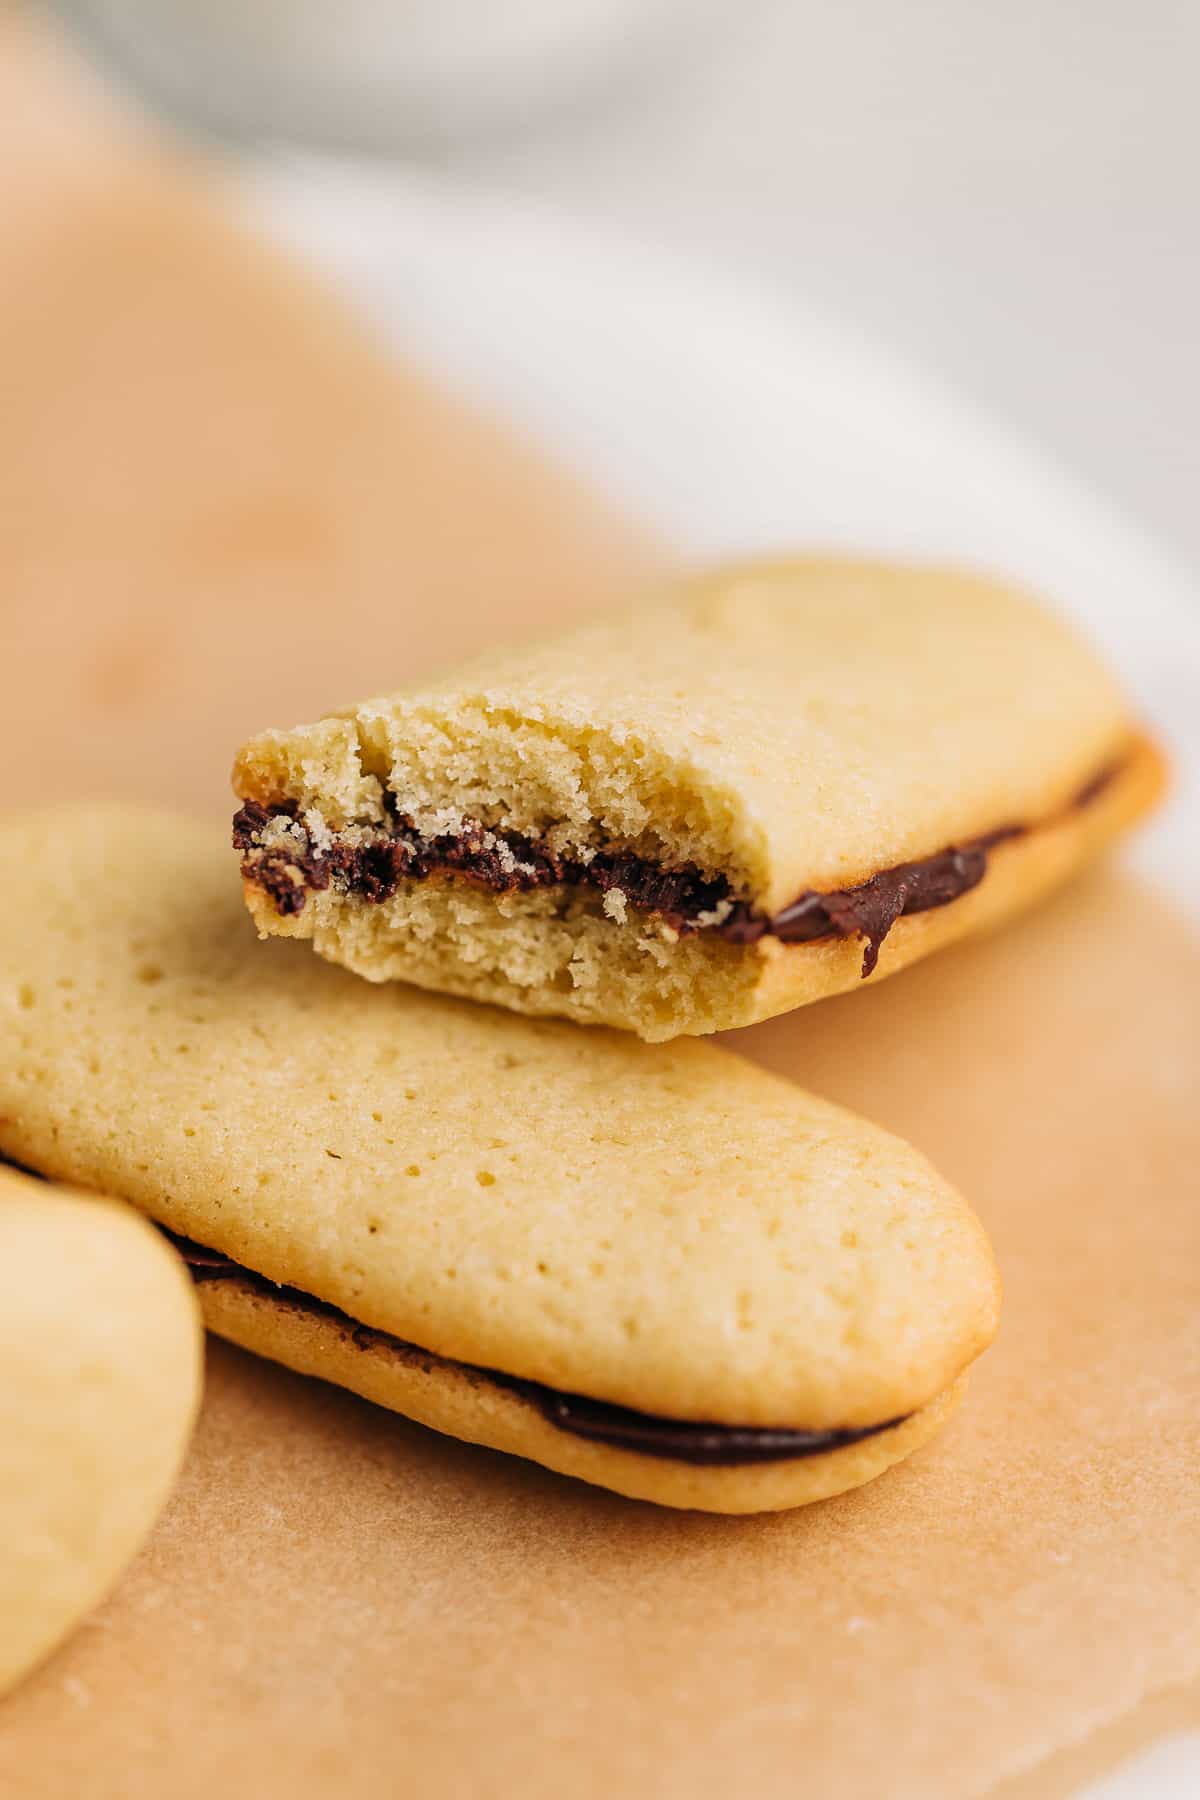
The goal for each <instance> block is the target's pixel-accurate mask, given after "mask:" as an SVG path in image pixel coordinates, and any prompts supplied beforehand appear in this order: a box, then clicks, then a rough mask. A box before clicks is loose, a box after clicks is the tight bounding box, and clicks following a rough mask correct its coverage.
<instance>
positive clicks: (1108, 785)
mask: <svg viewBox="0 0 1200 1800" xmlns="http://www.w3.org/2000/svg"><path fill="white" fill-rule="evenodd" d="M1162 779H1163V771H1162V765H1161V760H1160V758H1159V756H1158V754H1157V752H1156V751H1155V750H1154V748H1153V747H1152V746H1151V745H1150V744H1149V743H1148V742H1147V741H1146V740H1145V738H1143V737H1141V736H1139V734H1138V732H1137V729H1136V727H1135V725H1134V723H1133V721H1132V719H1131V717H1130V713H1129V710H1128V708H1127V706H1126V703H1125V701H1124V699H1123V698H1122V696H1121V693H1120V691H1119V690H1118V688H1117V686H1116V684H1115V683H1114V682H1113V680H1112V679H1111V677H1110V676H1109V675H1108V674H1107V672H1106V671H1105V669H1104V668H1103V667H1102V666H1101V665H1100V663H1099V662H1098V661H1097V660H1096V658H1095V657H1094V656H1093V655H1092V654H1091V653H1090V652H1089V651H1088V650H1087V649H1086V648H1085V646H1084V645H1083V644H1082V643H1080V642H1079V640H1078V639H1077V638H1076V637H1075V635H1074V634H1073V633H1072V632H1071V631H1070V630H1069V629H1068V628H1067V626H1066V625H1065V624H1064V623H1063V622H1062V621H1061V620H1059V619H1057V618H1054V617H1053V616H1051V615H1050V614H1048V613H1046V612H1044V611H1042V610H1041V609H1040V608H1039V607H1037V606H1035V605H1034V604H1033V603H1032V602H1031V601H1029V600H1027V599H1025V598H1024V597H1023V596H1021V595H1019V594H1016V593H1013V592H1011V591H1010V590H1008V589H1006V588H1004V587H1001V586H999V585H997V584H996V583H994V582H990V581H985V580H982V579H978V578H975V577H968V576H965V575H961V574H951V573H947V572H943V571H939V570H934V569H901V568H889V567H886V566H883V565H877V564H869V563H858V562H841V561H815V560H808V561H793V562H785V563H778V564H761V565H750V566H747V567H745V568H740V569H732V570H728V571H725V572H724V573H720V574H717V575H715V576H712V577H709V578H706V579H701V580H695V581H692V582H691V583H689V584H686V585H685V586H683V587H682V588H681V589H680V590H679V591H678V592H676V593H674V594H672V595H668V596H667V597H665V598H664V599H663V600H662V601H661V602H659V603H657V604H647V605H644V606H643V607H642V608H641V609H640V610H637V611H634V612H630V613H628V614H626V615H624V616H619V617H616V618H612V619H607V620H604V621H601V622H599V623H597V624H594V625H591V626H588V627H586V628H584V629H582V630H577V631H574V632H572V633H571V634H570V635H569V636H566V637H563V638H560V639H558V640H556V641H553V642H549V643H545V644H542V645H538V646H534V647H531V648H526V649H523V650H516V651H513V652H510V653H508V654H498V655H492V656H487V657H484V658H483V659H482V660H481V661H479V662H478V663H476V664H475V665H474V666H472V667H470V668H468V669H465V670H464V671H463V672H462V673H461V674H456V675H452V676H450V677H448V678H447V679H445V680H442V681H438V682H434V683H432V684H430V685H427V686H424V687H420V688H416V689H414V690H412V691H411V692H402V693H399V694H390V695H386V696H385V697H383V698H382V699H376V700H368V701H364V702H363V703H362V704H361V705H359V706H356V707H353V708H351V709H349V710H348V711H346V712H342V713H336V714H333V715H331V716H330V717H328V718H325V719H322V720H320V721H319V722H318V723H316V724H314V725H307V726H301V727H299V728H297V729H296V730H294V731H267V732H264V733H263V734H262V735H261V736H259V737H256V738H254V739H252V740H251V742H250V743H248V744H247V745H246V746H245V748H244V749H243V750H242V752H241V754H240V755H239V757H238V759H237V765H236V768H235V772H234V785H235V788H236V791H237V793H238V795H239V797H240V799H241V800H242V802H243V805H242V807H241V810H240V811H239V812H238V814H237V817H236V819H235V822H234V842H235V845H236V847H237V848H238V849H239V851H240V853H241V866H242V875H243V880H244V886H245V895H246V900H247V903H248V905H249V908H250V911H251V913H252V914H253V916H254V919H255V922H256V924H257V925H258V928H259V931H260V933H262V934H264V935H272V936H281V937H301V938H309V939H311V940H312V943H313V945H314V947H315V948H316V950H317V951H318V952H319V953H320V954H321V955H322V956H324V957H327V958H328V959H329V960H330V961H331V962H337V963H342V964H344V965H345V967H347V968H349V969H353V970H354V971H355V972H356V973H357V974H359V975H364V976H366V977H367V978H368V979H369V980H372V981H384V980H390V979H393V978H396V979H400V980H404V981H410V982H415V983H416V984H417V985H419V986H421V987H427V988H436V989H441V990H443V991H445V992H448V993H455V994H464V995H468V996H470V997H472V998H474V999H478V1000H488V1001H493V1002H497V1003H499V1004H501V1005H504V1006H508V1007H511V1008H514V1009H515V1010H517V1011H520V1012H528V1013H552V1014H560V1015H563V1016H566V1017H570V1018H574V1019H579V1020H585V1021H591V1022H600V1023H604V1024H609V1025H617V1026H623V1027H626V1028H628V1029H631V1030H633V1031H636V1032H638V1033H639V1034H640V1035H641V1036H642V1037H644V1038H648V1039H651V1040H655V1039H664V1038H670V1037H674V1036H676V1035H678V1034H680V1033H700V1032H709V1031H716V1030H718V1029H722V1028H725V1027H728V1026H735V1025H746V1024H750V1023H752V1022H753V1021H754V1020H756V1019H764V1018H768V1017H770V1016H771V1015H772V1014H774V1013H778V1012H783V1011H786V1010H788V1009H789V1008H791V1007H794V1006H799V1005H802V1004H804V1003H805V1002H807V1001H810V1000H817V999H820V998H821V997H822V996H824V995H826V994H833V993H837V992H839V991H841V990H843V989H846V988H851V987H854V986H856V985H857V983H858V982H859V981H860V980H862V979H863V978H864V977H870V978H875V979H878V978H879V977H881V976H883V975H887V974H889V973H891V972H892V971H894V970H896V969H900V968H902V967H904V965H905V964H906V963H909V962H912V961H913V960H914V959H915V958H917V957H919V956H922V955H924V954H925V953H926V952H927V951H929V950H933V949H935V948H937V947H938V946H939V945H941V944H944V943H948V942H950V941H951V940H952V939H954V938H957V937H960V936H962V935H963V934H964V933H965V932H968V931H972V930H975V929H977V928H979V927H982V926H985V925H990V924H992V923H994V922H995V921H997V920H1000V919H1003V918H1005V917H1007V916H1008V915H1009V914H1010V913H1012V912H1014V911H1016V910H1017V909H1018V908H1020V907H1022V906H1024V905H1026V904H1027V903H1028V902H1030V901H1032V900H1034V899H1035V898H1037V896H1039V895H1040V894H1042V893H1044V892H1045V891H1046V890H1047V889H1049V888H1051V887H1053V886H1054V885H1055V884H1056V883H1058V882H1060V881H1061V880H1063V879H1064V877H1065V876H1067V875H1068V874H1069V873H1070V872H1071V871H1072V870H1073V869H1075V868H1076V867H1077V865H1078V864H1079V863H1081V862H1082V861H1083V860H1084V859H1085V858H1087V857H1089V856H1091V855H1092V854H1093V853H1094V852H1095V851H1096V850H1097V849H1098V848H1099V847H1100V846H1101V845H1103V844H1105V843H1107V842H1108V841H1109V839H1111V838H1112V837H1114V836H1115V835H1116V834H1117V833H1118V832H1119V831H1121V830H1122V829H1123V828H1124V827H1125V826H1127V825H1128V824H1129V823H1130V822H1131V821H1132V820H1133V819H1135V818H1137V817H1138V816H1139V815H1140V814H1141V813H1143V812H1145V811H1146V810H1147V809H1148V808H1149V807H1150V806H1151V805H1153V803H1154V801H1155V799H1156V798H1157V796H1158V794H1159V792H1160V789H1161V786H1162Z"/></svg>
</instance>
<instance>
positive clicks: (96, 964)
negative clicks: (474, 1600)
mask: <svg viewBox="0 0 1200 1800" xmlns="http://www.w3.org/2000/svg"><path fill="white" fill-rule="evenodd" d="M0 1023H2V1027H3V1046H2V1054H0V1150H2V1151H3V1152H5V1153H7V1154H8V1155H9V1156H11V1157H13V1158H14V1159H15V1160H18V1161H20V1162H22V1163H24V1164H25V1165H26V1166H28V1167H31V1168H34V1169H36V1170H38V1171H39V1172H40V1173H42V1174H45V1175H48V1176H51V1177H53V1178H56V1179H60V1180H72V1181H78V1182H82V1183H85V1184H87V1185H88V1186H90V1187H96V1188H101V1189H103V1190H105V1191H108V1192H114V1193H117V1194H119V1195H121V1196H122V1197H123V1198H124V1199H126V1200H129V1201H131V1202H132V1203H133V1204H134V1205H136V1206H138V1207H139V1208H141V1209H142V1210H143V1211H144V1212H146V1213H147V1214H149V1216H150V1217H151V1218H153V1219H155V1220H156V1221H157V1222H158V1223H159V1224H160V1225H161V1226H162V1227H164V1228H165V1229H166V1230H167V1231H169V1232H171V1233H172V1234H174V1235H175V1236H176V1238H177V1239H178V1240H183V1244H182V1247H183V1250H184V1254H185V1256H186V1257H187V1258H188V1260H189V1261H190V1262H191V1264H192V1267H193V1271H194V1274H195V1276H196V1279H197V1283H198V1292H199V1296H200V1302H201V1305H202V1307H203V1310H204V1314H205V1317H206V1319H207V1321H208V1324H209V1325H210V1327H211V1328H212V1329H213V1330H214V1331H217V1332H219V1333H221V1334H222V1335H223V1336H225V1337H228V1338H230V1339H232V1340H233V1341H234V1342H235V1343H238V1344H241V1345H243V1346H245V1347H246V1348H248V1349H251V1350H256V1351H259V1352H261V1353H262V1354H264V1355H266V1356H270V1357H274V1358H276V1359H277V1360H278V1361H280V1362H283V1363H286V1364H287V1365H288V1366H289V1367H291V1368H293V1369H297V1370H300V1371H302V1372H303V1373H306V1374H310V1375H319V1376H323V1377H324V1378H325V1379H327V1380H329V1381H333V1382H338V1383H341V1384H342V1385H343V1386H345V1387H348V1388H351V1389H353V1390H354V1391H355V1392H356V1393H359V1394H364V1395H366V1396H367V1397H368V1398H370V1399H372V1400H375V1401H378V1402H379V1403H380V1404H381V1405H384V1406H389V1407H392V1408H394V1409H395V1410H396V1411H398V1412H401V1413H405V1414H407V1415H408V1416H409V1417H411V1418H413V1419H417V1420H420V1421H422V1422H423V1423H425V1424H428V1425H431V1426H434V1427H436V1428H437V1429H439V1430H442V1431H446V1432H449V1433H452V1434H453V1435H454V1436H457V1437H461V1438H465V1439H469V1440H471V1441H473V1442H476V1443H481V1444H489V1445H492V1446H494V1447H496V1448H498V1449H502V1450H507V1451H510V1452H513V1453H515V1454H517V1455H520V1456H526V1457H530V1458H532V1459H534V1460H535V1461H537V1462H540V1463H544V1464H545V1465H547V1466H548V1467H549V1468H552V1469H557V1470H560V1471H562V1472H564V1473H567V1474H570V1475H576V1476H579V1477H582V1478H583V1479H584V1480H586V1481H591V1482H595V1483H598V1484H600V1485H601V1486H605V1487H609V1488H613V1489H615V1490H617V1491H618V1492H620V1493H624V1494H629V1495H635V1496H640V1497H642V1498H645V1499H649V1500H655V1501H660V1502H663V1503H665V1504H668V1505H674V1506H683V1507H699V1508H706V1509H711V1510H715V1511H719V1512H754V1511H760V1510H764V1509H771V1508H777V1507H786V1506H793V1505H797V1504H800V1503H802V1502H804V1501H809V1500H817V1499H821V1498H823V1497H825V1496H827V1495H830V1494H835V1493H838V1492H840V1491H841V1490H843V1489H845V1488H851V1487H854V1486H857V1485H858V1484H859V1483H861V1482H864V1481H867V1480H869V1479H870V1478H871V1477H872V1476H873V1475H876V1474H878V1473H879V1472H880V1471H881V1470H883V1469H886V1468H887V1467H888V1466H889V1465H890V1464H892V1463H894V1462H896V1461H898V1460H899V1459H900V1458H902V1457H904V1456H907V1455H908V1453H909V1452H910V1451H912V1450H914V1449H916V1448H917V1446H918V1445H920V1444H921V1443H923V1442H924V1441H925V1440H926V1439H927V1438H928V1437H930V1436H931V1435H932V1433H933V1432H935V1431H936V1430H937V1429H938V1427H939V1426H940V1425H941V1424H942V1422H943V1421H944V1420H945V1418H946V1417H947V1415H948V1414H949V1412H950V1411H951V1410H952V1409H953V1407H954V1405H955V1403H956V1401H957V1399H958V1397H959V1395H960V1394H961V1392H962V1386H963V1378H964V1372H965V1371H966V1369H967V1367H968V1365H969V1364H970V1363H971V1362H972V1361H973V1360H974V1358H975V1357H976V1356H978V1354H979V1353H980V1351H982V1350H983V1349H984V1348H985V1347H986V1345H987V1344H988V1343H989V1341H990V1340H991V1338H992V1336H993V1334H994V1332H995V1329H996V1322H997V1308H998V1291H997V1278H996V1271H995V1266H994V1263H993V1259H992V1255H991V1251H990V1249H989V1246H988V1243H987V1240H986V1238H985V1236H984V1234H983V1231H982V1229H981V1227H980V1225H979V1223H978V1221H977V1220H976V1218H975V1216H974V1215H973V1213H972V1212H971V1211H970V1209H969V1208H968V1207H967V1205H966V1204H965V1203H964V1202H963V1200H962V1199H961V1198H960V1197H959V1196H958V1195H957V1194H956V1193H955V1192H954V1190H953V1189H952V1188H950V1187H949V1186H948V1185H947V1183H946V1182H944V1181H943V1180H942V1179H941V1178H940V1177H939V1176H938V1175H937V1174H936V1172H935V1171H934V1170H933V1169H932V1168H931V1167H930V1166H929V1164H928V1163H927V1162H926V1161H925V1159H924V1158H923V1157H922V1156H920V1155H919V1154H918V1153H917V1152H916V1151H915V1150H914V1149H912V1148H911V1147H910V1146H908V1145H907V1144H905V1143H902V1142H901V1141H899V1140H898V1139H896V1138H894V1137H892V1136H890V1135H889V1134H887V1133H886V1132H883V1131H880V1130H877V1129H875V1128H874V1127H872V1126H870V1125H868V1124H866V1123H864V1122H863V1121H862V1120H860V1119H858V1118H855V1117H853V1116H852V1115H851V1114H849V1113H846V1112H844V1111H842V1110H841V1109H840V1108H838V1107H836V1106H832V1105H829V1104H827V1103H826V1102H824V1101H822V1100H818V1099H816V1098H814V1097H813V1096H812V1095H810V1094H806V1093H804V1092H802V1091H801V1090H799V1089H797V1088H795V1087H793V1086H791V1085H790V1084H789V1083H787V1082H785V1081H782V1080H780V1079H779V1078H777V1077H775V1076H772V1075H769V1074H767V1073H766V1072H764V1071H762V1070H760V1069H756V1068H754V1067H753V1066H751V1065H750V1064H749V1063H746V1062H744V1061H742V1059H740V1058H738V1057H735V1056H732V1055H730V1054H728V1053H726V1052H722V1051H719V1050H716V1049H713V1048H711V1047H709V1046H705V1045H701V1044H697V1043H694V1042H690V1041H688V1040H686V1039H685V1040H680V1041H679V1042H678V1043H675V1044H672V1045H669V1046H658V1047H654V1048H650V1049H648V1048H646V1047H644V1046H642V1045H639V1044H638V1043H637V1042H636V1041H635V1040H633V1039H632V1038H630V1037H629V1036H628V1035H627V1034H622V1033H616V1032H604V1031H580V1030H578V1029H576V1028H575V1027H573V1026H571V1025H567V1024H563V1023H560V1022H557V1021H548V1020H530V1019H522V1018H516V1017H514V1016H513V1015H511V1014H509V1013H505V1012H501V1011H499V1010H496V1009H491V1008H485V1007H476V1006H470V1005H467V1004H465V1003H463V1002H461V1001H457V1000H453V999H447V998H444V997H440V996H435V995H430V994H427V993H423V992H421V991H420V990H419V989H416V988H413V987H406V986H398V987H383V988H381V987H373V986H371V985H369V984H367V983H365V982H362V981H358V980H356V979H354V978H353V977H352V976H350V975H348V974H346V973H345V972H344V971H342V970H339V969H336V968H332V967H330V966H329V965H328V964H327V963H324V962H322V961H320V960H318V959H317V958H315V957H312V956H310V955H309V954H308V953H307V952H306V951H304V950H303V949H302V948H301V947H299V946H296V945H289V944H273V945H266V946H262V945H259V944H257V943H256V941H255V937H254V932H253V929H252V927H251V925H250V922H249V920H248V919H247V918H246V916H245V912H244V910H243V908H242V906H241V904H240V901H239V898H238V893H237V883H236V880H231V871H230V868H229V863H228V851H227V849H226V848H225V844H224V841H223V834H219V833H214V832H212V831H210V830H209V829H207V828H205V827H203V826H196V825H192V824H190V823H185V822H181V821H180V820H179V819H177V818H175V817H173V816H170V815H163V814H157V813H132V812H122V811H111V810H101V811H82V810H76V811H70V812H65V813H49V814H41V815H38V816H36V817H33V818H29V819H25V820H16V821H10V822H9V823H7V824H6V825H3V826H0Z"/></svg>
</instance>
